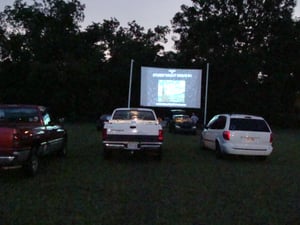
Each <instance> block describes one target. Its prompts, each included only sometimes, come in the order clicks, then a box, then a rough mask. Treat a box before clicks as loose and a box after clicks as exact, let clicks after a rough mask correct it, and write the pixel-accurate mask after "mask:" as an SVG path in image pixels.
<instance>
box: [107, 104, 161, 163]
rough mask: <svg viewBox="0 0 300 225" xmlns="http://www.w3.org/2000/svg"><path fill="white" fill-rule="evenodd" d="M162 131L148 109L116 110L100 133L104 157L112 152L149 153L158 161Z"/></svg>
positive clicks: (151, 111) (153, 113)
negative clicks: (153, 154)
mask: <svg viewBox="0 0 300 225" xmlns="http://www.w3.org/2000/svg"><path fill="white" fill-rule="evenodd" d="M163 139H164V137H163V129H162V127H161V125H160V123H159V121H158V119H157V116H156V114H155V112H154V111H153V110H152V109H148V108H117V109H115V110H114V111H113V113H112V116H111V119H110V120H109V121H108V122H106V123H105V125H104V128H103V131H102V143H103V153H104V157H109V156H111V154H112V151H113V150H128V151H130V152H131V153H134V152H135V151H149V152H153V153H155V156H156V157H157V158H158V159H160V158H161V154H162V144H163Z"/></svg>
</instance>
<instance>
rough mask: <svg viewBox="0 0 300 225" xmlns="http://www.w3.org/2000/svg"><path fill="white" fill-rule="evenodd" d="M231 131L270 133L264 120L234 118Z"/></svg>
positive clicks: (231, 122) (231, 121) (230, 127)
mask: <svg viewBox="0 0 300 225" xmlns="http://www.w3.org/2000/svg"><path fill="white" fill-rule="evenodd" d="M229 130H241V131H259V132H269V131H270V130H269V127H268V125H267V124H266V122H265V121H264V120H260V119H243V118H232V119H231V120H230V125H229Z"/></svg>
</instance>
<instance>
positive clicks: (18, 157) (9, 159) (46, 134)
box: [0, 105, 67, 176]
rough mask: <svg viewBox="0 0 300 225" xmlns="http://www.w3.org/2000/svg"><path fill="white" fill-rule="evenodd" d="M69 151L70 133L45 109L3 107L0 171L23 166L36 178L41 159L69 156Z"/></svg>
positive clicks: (29, 106)
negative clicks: (44, 157)
mask: <svg viewBox="0 0 300 225" xmlns="http://www.w3.org/2000/svg"><path fill="white" fill-rule="evenodd" d="M66 150H67V132H66V130H65V128H64V127H63V126H62V124H60V123H59V122H57V123H55V122H54V121H52V118H51V116H50V113H49V112H48V110H47V108H46V107H44V106H37V105H0V167H2V168H3V167H5V168H6V167H7V168H10V167H16V166H22V167H23V168H24V170H25V172H26V173H27V175H30V176H34V175H35V174H36V173H37V171H38V168H39V158H40V157H41V156H44V155H48V154H49V153H54V152H55V153H58V155H60V156H66V153H67V151H66Z"/></svg>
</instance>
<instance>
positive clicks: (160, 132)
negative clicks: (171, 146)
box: [158, 130, 164, 141]
mask: <svg viewBox="0 0 300 225" xmlns="http://www.w3.org/2000/svg"><path fill="white" fill-rule="evenodd" d="M158 140H159V141H163V140H164V131H163V130H159V131H158Z"/></svg>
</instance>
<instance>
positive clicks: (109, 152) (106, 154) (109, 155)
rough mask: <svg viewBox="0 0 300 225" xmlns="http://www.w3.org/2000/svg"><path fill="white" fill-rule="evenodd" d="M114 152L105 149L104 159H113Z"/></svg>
mask: <svg viewBox="0 0 300 225" xmlns="http://www.w3.org/2000/svg"><path fill="white" fill-rule="evenodd" d="M111 155H112V151H111V150H108V149H107V148H105V147H103V157H104V159H109V158H111Z"/></svg>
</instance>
